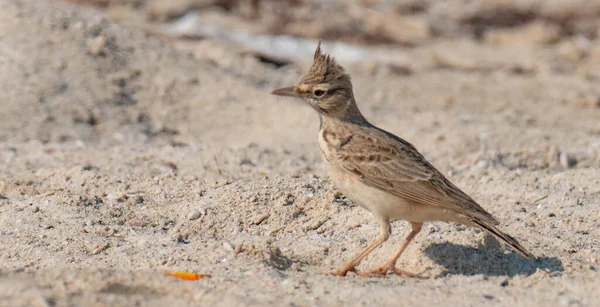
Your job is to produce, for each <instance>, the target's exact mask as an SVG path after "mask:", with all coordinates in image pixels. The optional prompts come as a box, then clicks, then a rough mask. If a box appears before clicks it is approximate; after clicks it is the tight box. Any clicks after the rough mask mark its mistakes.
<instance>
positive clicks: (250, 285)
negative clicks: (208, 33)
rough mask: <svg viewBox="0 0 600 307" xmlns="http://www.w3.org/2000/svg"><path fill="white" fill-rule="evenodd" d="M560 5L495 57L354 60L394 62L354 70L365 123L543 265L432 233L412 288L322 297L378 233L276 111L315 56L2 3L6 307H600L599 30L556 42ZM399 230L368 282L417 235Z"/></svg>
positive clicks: (354, 287)
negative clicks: (272, 54)
mask: <svg viewBox="0 0 600 307" xmlns="http://www.w3.org/2000/svg"><path fill="white" fill-rule="evenodd" d="M108 2H110V1H108ZM448 3H449V4H448V6H447V7H445V8H444V9H446V10H447V11H448V12H455V13H456V14H458V15H448V14H446V15H444V11H440V10H441V9H438V10H431V12H430V13H431V14H434V13H435V14H438V15H440V16H441V15H443V16H451V17H452V16H454V17H455V18H448V20H446V22H448V23H451V22H455V23H454V24H453V25H460V23H459V22H458V21H461V20H464V18H466V17H464V16H462V17H461V15H460V14H459V13H457V12H463V11H461V10H459V9H457V8H456V7H455V5H458V4H455V3H454V2H448ZM549 3H553V4H548V5H547V6H543V7H542V8H541V9H539V10H540V11H541V12H542V13H543V14H546V15H543V14H542V13H540V14H541V15H535V14H534V15H533V16H534V17H532V18H530V19H528V20H527V21H526V22H525V25H524V26H523V25H512V24H511V25H508V26H498V22H496V23H491V24H489V25H488V26H489V29H488V30H486V32H484V33H483V34H482V33H481V31H483V30H481V27H479V28H477V27H475V28H472V27H471V26H473V24H475V25H479V26H481V23H482V21H481V20H482V19H477V18H475V17H473V16H470V18H471V19H467V20H469V22H470V23H467V25H468V26H469V27H466V28H465V27H463V28H461V27H460V26H455V27H448V28H447V29H448V31H446V32H443V31H442V32H439V33H438V34H437V36H436V35H432V34H431V33H429V32H427V33H425V34H423V35H421V36H418V37H416V38H415V36H410V37H409V38H407V37H406V36H403V35H401V34H398V35H397V36H393V35H392V36H390V35H391V34H390V35H388V36H386V37H387V38H386V39H385V40H383V39H381V37H379V38H380V40H383V42H384V44H380V43H377V42H379V41H377V40H376V39H375V38H374V37H375V36H368V35H366V36H361V37H362V39H352V37H350V38H344V39H342V41H344V42H346V43H351V44H354V45H355V46H358V47H360V48H362V50H364V52H365V53H367V54H386V55H387V57H388V59H392V61H391V62H382V61H380V60H378V58H377V57H376V56H373V57H367V58H365V59H364V60H361V61H352V62H347V63H342V65H344V66H345V67H346V68H347V70H348V71H349V73H350V74H351V75H352V78H353V82H354V88H355V94H356V98H357V101H358V103H359V106H360V107H361V109H362V110H363V112H364V113H365V115H366V116H367V118H369V119H370V120H371V121H372V122H373V123H375V124H377V125H379V126H380V127H382V128H385V129H386V130H388V131H391V132H393V133H395V134H397V135H399V136H401V137H403V138H405V139H406V140H408V141H409V142H411V143H413V144H414V145H415V146H416V147H417V148H418V149H419V150H420V151H421V152H422V153H423V154H424V155H425V156H426V157H427V158H428V159H429V160H430V161H431V162H432V163H433V164H434V165H435V166H436V167H438V168H439V169H440V170H441V171H442V172H443V173H444V174H446V175H447V176H448V178H449V179H451V180H452V181H453V182H454V183H456V184H457V185H458V186H459V187H461V188H462V189H464V191H466V192H467V193H469V194H470V195H472V196H473V198H474V199H476V200H477V201H478V202H479V203H480V204H481V205H482V206H483V207H484V208H486V209H487V210H488V211H489V212H491V213H492V214H493V215H494V216H496V217H497V218H498V219H499V220H500V221H501V223H502V227H503V229H505V230H506V231H507V232H509V233H510V234H512V235H513V236H515V237H516V238H518V239H519V240H520V241H521V243H522V244H523V245H524V246H526V247H527V248H529V249H530V250H531V251H532V252H533V253H534V254H535V255H536V256H538V257H539V259H538V261H535V262H528V261H526V260H524V259H522V258H521V257H520V256H519V255H518V254H515V253H514V252H512V251H510V250H509V249H505V248H504V247H503V246H501V245H500V244H499V243H498V242H497V241H496V240H495V239H493V238H491V237H489V236H486V235H485V234H484V233H483V232H481V231H478V230H475V229H471V228H467V227H464V226H461V225H455V224H448V223H441V222H434V223H429V224H426V226H425V227H424V229H423V231H422V232H421V233H420V234H419V235H418V236H417V238H416V239H415V241H414V243H413V244H412V245H410V246H409V248H408V249H407V251H406V253H405V254H404V255H403V257H402V258H401V259H400V261H399V266H401V267H402V268H403V269H405V270H407V271H411V272H415V273H420V274H422V276H423V277H424V278H423V279H414V278H409V277H403V276H387V277H372V278H360V277H356V276H354V275H350V276H348V277H346V278H340V277H334V276H330V275H328V274H327V273H329V272H331V271H333V270H334V269H336V268H338V267H340V266H342V265H343V264H344V263H345V262H346V261H347V260H348V259H350V258H351V257H353V256H354V255H355V254H356V253H357V252H358V251H359V250H361V249H362V248H364V247H366V246H367V245H368V244H369V243H370V242H372V241H373V240H375V238H376V237H377V234H378V226H377V224H376V223H374V221H373V220H372V217H371V216H370V214H369V213H368V212H366V211H364V210H363V209H361V208H360V207H358V206H356V205H354V204H353V203H352V202H351V201H349V200H348V199H346V198H345V197H344V196H343V195H341V194H340V193H339V192H337V190H336V188H335V187H334V186H333V185H332V183H331V182H330V181H329V180H328V178H327V174H326V173H325V171H324V168H323V163H322V161H321V158H320V156H319V152H318V148H317V144H316V140H317V130H318V118H317V115H316V114H315V113H314V111H313V110H311V109H310V108H309V107H308V106H306V105H304V104H302V103H301V102H300V101H294V100H292V99H285V98H281V97H276V96H272V95H270V91H271V90H272V89H275V88H278V87H281V86H288V85H292V84H294V82H296V81H297V80H298V79H299V78H300V77H301V76H302V74H303V72H304V71H305V69H306V67H307V65H309V64H310V60H311V58H310V55H309V56H308V57H307V58H306V59H305V60H304V61H296V60H286V62H287V63H289V64H288V65H284V66H282V67H278V66H280V65H273V64H272V62H271V61H270V60H265V58H264V55H262V54H259V53H257V52H254V51H252V50H250V51H249V49H248V48H247V46H246V47H244V46H239V45H237V44H234V43H232V42H228V41H224V40H220V39H217V38H204V39H197V38H192V39H190V38H189V37H188V38H187V39H183V40H182V39H173V38H169V37H165V36H164V35H158V34H157V30H156V29H159V22H162V20H163V19H165V18H166V19H168V18H167V17H164V18H162V19H161V18H156V20H150V19H147V18H146V17H144V16H145V15H144V14H146V12H145V11H142V12H141V13H139V12H138V13H135V14H133V13H132V12H131V11H130V10H129V9H123V8H122V7H121V8H120V9H117V8H115V7H114V6H108V7H93V6H89V5H84V6H80V5H77V4H74V3H66V2H60V1H56V2H46V1H37V0H2V1H0V20H2V22H1V23H0V67H1V70H0V71H2V73H1V74H0V108H1V112H0V225H1V226H0V238H1V239H0V259H1V260H0V305H2V306H25V305H27V306H72V305H82V306H118V305H127V306H131V305H142V306H165V305H175V304H178V305H181V306H188V305H189V306H197V305H201V304H218V305H263V306H264V305H295V306H306V305H325V306H329V305H395V306H397V305H410V306H430V305H434V304H446V305H451V306H452V305H456V306H479V305H483V304H486V305H494V306H507V305H511V306H533V305H535V306H538V305H545V304H547V305H560V306H598V305H600V292H598V290H597V289H600V273H598V268H599V266H600V263H599V261H600V260H599V259H600V248H599V246H600V227H599V225H600V213H599V212H600V210H598V208H599V206H600V120H599V119H600V92H599V87H598V84H600V83H599V82H600V81H599V80H600V74H599V73H598V71H600V70H599V68H600V42H599V41H598V40H597V39H596V38H595V35H596V34H594V32H593V31H591V30H590V29H589V27H590V26H589V23H590V22H592V23H593V21H594V19H593V18H591V17H590V14H592V15H593V12H594V11H593V10H592V11H591V12H587V13H586V12H585V10H582V9H579V10H577V7H575V8H573V7H571V8H570V10H569V8H565V10H566V11H569V12H570V14H571V15H568V16H571V17H570V18H571V19H568V20H569V21H570V23H559V22H555V21H556V20H555V19H552V18H551V17H552V16H554V15H552V14H558V13H556V10H557V9H556V7H555V6H556V5H558V4H556V3H554V2H549ZM431 5H433V4H431ZM453 5H454V6H453ZM553 5H554V6H553ZM481 7H483V9H482V8H481ZM479 8H480V10H479V11H477V10H475V11H473V10H471V11H469V12H470V13H469V14H476V12H488V11H490V10H491V11H492V12H493V9H498V10H499V8H497V7H496V8H494V7H492V9H490V8H486V7H485V6H484V5H480V6H479ZM298 11H299V12H304V11H302V10H301V9H298ZM417 11H418V13H417V15H415V16H417V17H413V19H410V20H413V22H417V21H418V20H421V21H422V20H428V19H427V18H425V17H426V16H425V17H424V14H425V13H423V12H421V11H419V10H417ZM115 12H120V15H119V14H117V13H115ZM123 12H129V13H131V14H132V15H128V16H137V17H135V18H134V17H131V18H129V19H128V20H129V21H131V20H137V21H138V22H137V23H136V24H131V23H119V19H118V18H116V17H115V16H123V14H125V13H123ZM203 12H204V11H203ZM419 12H420V13H419ZM559 12H560V10H559ZM154 13H155V14H156V12H154ZM205 14H206V16H207V17H206V20H209V21H210V20H213V19H214V20H217V21H218V20H220V22H222V23H225V21H228V20H234V21H235V22H238V23H237V24H236V23H235V22H231V23H227V24H228V25H229V26H230V27H232V28H234V27H235V26H236V25H238V26H240V27H241V25H243V22H246V23H251V22H253V23H254V25H255V29H254V30H253V31H255V32H254V33H258V34H261V35H263V34H264V33H267V32H266V31H267V30H269V29H270V31H272V29H271V28H268V27H266V26H264V25H262V24H261V21H260V20H258V21H256V20H255V21H248V20H249V19H247V17H245V18H246V19H244V18H241V17H240V18H237V17H235V14H234V15H231V14H232V13H229V12H226V11H223V10H222V9H208V10H207V11H206V13H205ZM298 14H300V15H301V13H298ZM419 14H420V15H419ZM482 14H483V13H482ZM536 14H537V13H536ZM165 16H171V15H168V14H167V15H165ZM203 16H204V15H203ZM219 16H221V17H219ZM231 16H234V17H231ZM361 16H362V15H357V17H355V18H362V17H361ZM419 16H420V17H419ZM482 16H483V15H482ZM494 16H495V15H494ZM528 16H529V15H528ZM540 16H541V17H540ZM548 16H550V17H548ZM209 17H210V18H209ZM363 17H364V16H363ZM136 18H137V19H136ZM169 18H175V17H169ZM211 18H212V19H211ZM219 18H221V19H219ZM228 18H229V19H228ZM236 18H237V19H236ZM364 18H367V19H368V18H369V17H368V16H367V17H364ZM419 18H420V19H419ZM461 18H462V19H461ZM482 18H483V17H482ZM148 20H150V21H148ZM292 20H294V19H293V18H292ZM299 20H300V19H299ZM365 20H366V19H365ZM415 20H416V21H415ZM457 20H458V21H457ZM590 20H591V21H590ZM575 21H577V22H575ZM579 21H580V22H579ZM294 22H295V21H294ZM553 22H554V23H553ZM215 23H216V21H215ZM316 23H317V24H318V22H316ZM217 24H218V23H217ZM240 24H241V25H240ZM292 24H293V22H292ZM557 24H558V25H563V27H562V28H560V27H559V26H557ZM565 24H567V25H569V27H567V26H564V25H565ZM462 25H465V23H464V22H463V23H462ZM574 25H578V27H576V26H574ZM298 27H300V26H296V28H294V27H292V26H291V25H290V26H288V27H287V28H285V29H284V30H282V31H280V32H283V33H275V34H295V33H294V32H293V31H292V30H293V29H297V28H298ZM300 28H302V27H300ZM484 28H485V27H484ZM567 28H568V29H570V32H569V31H566V29H567ZM311 29H314V28H311ZM485 29H487V28H485ZM485 29H484V30H485ZM261 31H262V32H261ZM307 31H308V30H307ZM386 31H388V30H386ZM478 31H479V32H478ZM327 33H330V32H327ZM377 33H380V32H377ZM384 33H387V32H385V31H384ZM540 33H541V34H540ZM590 33H591V34H590ZM318 34H322V33H321V32H319V31H316V32H310V31H308V32H306V33H304V37H307V38H313V39H314V38H315V37H314V35H318ZM311 35H312V36H311ZM528 35H529V36H528ZM325 37H326V38H328V37H327V36H326V35H325ZM390 37H393V38H394V37H395V38H398V40H397V41H395V40H394V39H392V38H390ZM523 37H528V38H529V39H523ZM365 38H366V39H365ZM407 40H408V41H407ZM374 42H375V43H377V44H374ZM327 43H328V42H326V44H325V47H327ZM311 48H312V47H311ZM325 51H327V48H325ZM281 58H282V59H286V55H285V54H282V55H281ZM393 230H394V234H393V235H392V237H391V238H390V240H389V241H388V242H387V243H385V244H384V245H383V246H382V247H381V248H379V249H377V250H376V251H375V252H374V253H373V254H372V255H371V256H369V257H368V258H367V259H366V260H365V261H364V262H363V263H362V264H361V266H360V268H362V269H369V268H375V267H377V266H379V265H380V264H382V263H383V262H384V261H385V260H386V259H387V258H388V257H390V256H391V255H392V254H393V253H394V252H395V250H396V249H397V248H398V246H399V245H400V244H401V242H402V240H403V239H404V237H405V236H406V234H407V233H408V231H409V226H408V224H407V223H406V222H403V221H397V222H394V223H393ZM166 271H183V272H195V273H200V274H206V275H210V277H205V278H203V279H201V280H198V281H185V280H180V279H177V278H173V277H169V276H167V275H166V274H165V272H166Z"/></svg>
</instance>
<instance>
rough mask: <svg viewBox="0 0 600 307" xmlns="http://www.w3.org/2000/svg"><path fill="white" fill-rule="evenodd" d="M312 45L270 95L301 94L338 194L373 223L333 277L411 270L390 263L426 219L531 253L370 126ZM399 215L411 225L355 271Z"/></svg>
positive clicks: (345, 82) (340, 72) (408, 148)
mask: <svg viewBox="0 0 600 307" xmlns="http://www.w3.org/2000/svg"><path fill="white" fill-rule="evenodd" d="M320 45H321V43H320V42H319V45H318V46H317V49H316V51H315V55H314V61H313V64H312V66H311V68H310V70H309V72H308V73H307V74H306V75H305V76H304V77H303V78H302V79H301V80H300V82H298V84H297V85H296V86H292V87H286V88H281V89H278V90H275V91H273V92H272V94H275V95H281V96H292V97H297V98H301V99H303V100H304V101H305V102H307V103H308V104H309V105H310V106H311V107H313V108H314V109H315V110H316V111H317V113H319V118H320V120H321V127H320V131H319V147H320V149H321V154H322V156H323V158H324V159H325V164H326V165H327V167H328V169H329V173H330V177H331V180H332V181H333V182H334V184H335V185H336V186H337V188H338V189H339V190H341V191H342V192H343V193H344V195H346V196H347V197H348V198H350V199H351V200H352V201H353V202H355V203H357V204H358V205H360V206H361V207H362V208H364V209H367V210H368V211H370V212H371V213H372V214H373V216H374V217H375V219H376V220H377V222H378V223H379V225H380V228H381V229H380V230H381V232H380V236H379V238H378V239H377V241H375V242H374V243H373V244H371V245H370V246H369V247H367V248H366V249H365V250H364V251H363V252H362V253H360V254H359V255H358V256H357V257H356V258H354V259H353V260H352V261H350V262H349V263H348V264H346V265H345V266H344V267H343V268H342V269H340V270H338V271H336V272H334V274H335V275H341V276H345V275H346V274H347V273H348V272H351V271H352V272H355V273H357V274H359V275H361V276H364V275H371V274H381V275H386V274H387V273H388V272H392V273H396V274H401V275H410V276H416V275H414V274H411V273H408V272H406V271H403V270H400V269H398V268H396V262H397V260H398V258H399V257H400V255H402V252H404V250H405V249H406V247H407V246H408V244H409V243H410V242H411V241H412V239H414V237H415V236H416V235H417V233H419V231H420V230H421V226H422V225H423V223H424V222H426V221H446V222H456V223H461V224H465V225H469V226H475V227H478V228H481V229H483V230H485V231H487V232H489V233H490V234H492V235H494V236H496V237H497V238H499V239H500V240H502V241H504V243H506V244H508V245H510V246H511V247H512V248H513V249H514V250H515V251H517V252H518V253H519V254H521V255H522V256H523V257H525V258H527V259H531V258H532V257H533V255H532V254H531V253H529V252H528V251H527V250H526V249H525V248H523V247H522V246H521V244H519V242H517V240H515V239H514V238H512V237H511V236H509V235H508V234H506V233H504V232H502V231H501V230H500V229H499V228H498V227H497V225H498V224H499V222H498V221H497V220H496V219H495V218H494V217H493V216H492V215H491V214H489V213H488V212H486V211H485V210H484V209H483V208H481V207H480V206H479V205H478V204H477V203H476V202H475V201H474V200H473V199H472V198H471V197H469V196H468V195H467V194H465V193H464V192H463V191H461V190H460V189H459V188H458V187H456V186H455V185H454V184H452V182H450V181H449V180H448V179H446V177H444V175H442V173H440V172H439V171H438V170H437V169H436V168H435V167H433V165H431V164H430V163H429V162H428V161H427V160H425V158H424V157H423V156H422V155H421V154H420V153H419V152H418V151H417V150H416V149H415V148H414V147H413V146H412V145H411V144H410V143H408V142H406V141H405V140H403V139H401V138H399V137H397V136H395V135H393V134H391V133H389V132H387V131H384V130H382V129H380V128H378V127H375V126H374V125H372V124H371V123H369V122H368V121H367V120H366V119H365V118H364V117H363V115H362V114H361V112H360V110H359V109H358V107H357V105H356V102H355V100H354V94H353V92H352V83H351V82H350V76H349V75H348V74H346V73H345V72H344V69H343V68H342V67H341V66H340V65H338V64H337V63H336V61H335V60H334V59H333V58H332V57H331V56H329V55H326V54H324V53H322V52H321V48H320ZM394 220H406V221H409V222H410V223H411V225H412V231H411V232H410V234H409V235H408V237H407V238H406V240H405V241H404V243H403V244H402V246H401V247H400V250H399V251H398V252H397V253H396V254H395V255H394V256H393V257H392V258H391V259H390V260H389V261H388V262H387V263H386V264H385V265H383V266H382V267H380V268H379V269H376V270H374V271H372V272H369V273H363V272H359V271H357V270H356V269H355V267H356V266H357V265H358V263H359V262H360V261H361V260H362V259H363V258H365V257H366V256H367V255H368V254H369V253H370V252H371V251H373V250H374V249H375V248H377V247H378V246H380V245H381V244H382V243H383V242H385V241H386V240H387V239H388V238H389V236H390V234H391V233H392V230H391V225H390V222H391V221H394Z"/></svg>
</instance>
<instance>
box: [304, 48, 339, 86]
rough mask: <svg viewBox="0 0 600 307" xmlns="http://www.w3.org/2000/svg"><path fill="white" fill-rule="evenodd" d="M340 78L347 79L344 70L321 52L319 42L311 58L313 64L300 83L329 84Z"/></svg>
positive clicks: (330, 57)
mask: <svg viewBox="0 0 600 307" xmlns="http://www.w3.org/2000/svg"><path fill="white" fill-rule="evenodd" d="M342 77H347V78H349V76H348V75H347V74H346V72H345V71H344V68H343V67H342V66H340V65H339V64H338V63H337V62H336V61H335V59H334V58H333V57H332V56H330V55H328V54H325V53H323V51H321V41H320V40H319V44H318V45H317V49H316V50H315V55H314V57H313V63H312V65H311V66H310V69H309V70H308V73H307V74H306V76H304V78H303V79H302V83H323V82H331V81H333V80H337V79H340V78H342Z"/></svg>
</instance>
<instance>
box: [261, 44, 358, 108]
mask: <svg viewBox="0 0 600 307" xmlns="http://www.w3.org/2000/svg"><path fill="white" fill-rule="evenodd" d="M272 94H274V95H280V96H291V97H296V98H301V99H303V100H304V101H305V102H306V103H308V104H309V105H310V106H311V107H313V108H314V109H315V110H316V111H317V112H319V113H320V114H322V115H324V116H328V117H333V118H340V119H343V118H346V117H348V116H356V114H355V113H357V111H358V109H357V108H356V103H355V102H354V94H353V92H352V83H351V82H350V76H349V75H348V74H346V72H345V71H344V68H343V67H342V66H340V65H339V64H337V63H336V61H335V59H334V58H333V57H331V56H330V55H327V54H325V53H323V52H322V51H321V42H319V44H318V45H317V49H316V50H315V55H314V58H313V63H312V65H311V67H310V69H309V71H308V73H307V74H306V75H305V76H304V77H303V78H302V79H301V80H300V81H299V82H298V84H296V85H295V86H290V87H284V88H280V89H277V90H274V91H273V92H272ZM358 114H360V112H358ZM360 117H362V115H361V116H360Z"/></svg>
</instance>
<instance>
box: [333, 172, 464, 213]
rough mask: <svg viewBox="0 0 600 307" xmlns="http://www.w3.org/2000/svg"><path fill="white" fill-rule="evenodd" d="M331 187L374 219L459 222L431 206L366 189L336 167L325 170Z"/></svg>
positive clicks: (364, 185) (367, 187)
mask: <svg viewBox="0 0 600 307" xmlns="http://www.w3.org/2000/svg"><path fill="white" fill-rule="evenodd" d="M329 174H330V177H331V180H332V181H333V183H334V184H335V185H336V186H337V188H338V189H339V190H340V191H341V192H342V193H344V195H345V196H346V197H348V198H349V199H350V200H352V201H353V202H354V203H356V204H357V205H359V206H361V207H363V208H364V209H367V210H368V211H370V212H371V213H373V214H374V215H376V216H380V217H383V218H386V219H388V220H390V221H394V220H406V221H410V222H417V223H422V222H426V221H436V220H437V221H448V222H456V221H458V219H460V217H459V216H457V215H456V214H455V213H454V212H452V211H450V210H446V209H443V208H440V207H435V206H424V205H421V204H417V203H412V202H410V201H408V200H405V199H403V198H400V197H398V196H395V195H393V194H390V193H388V192H385V191H382V190H380V189H377V188H374V187H370V186H368V185H366V184H364V183H363V182H362V181H360V180H359V179H357V178H356V177H354V176H351V175H349V174H348V173H346V172H345V171H343V170H339V169H337V168H336V167H331V166H330V167H329Z"/></svg>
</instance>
